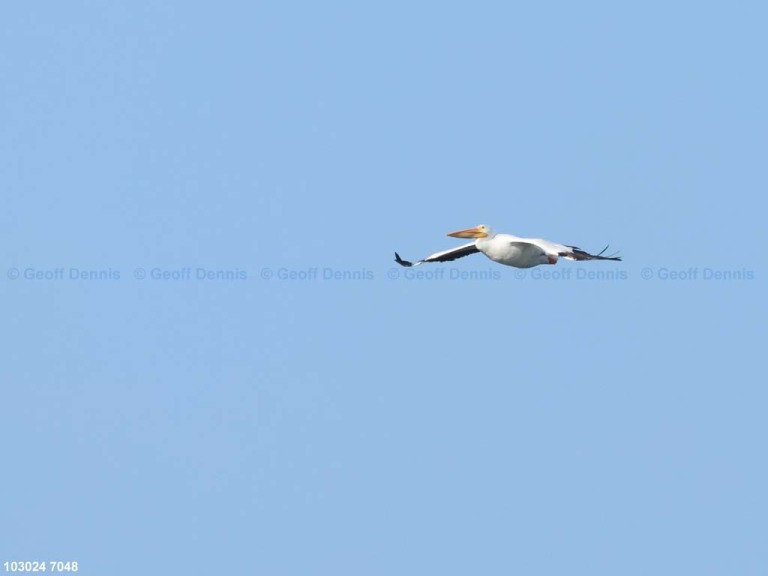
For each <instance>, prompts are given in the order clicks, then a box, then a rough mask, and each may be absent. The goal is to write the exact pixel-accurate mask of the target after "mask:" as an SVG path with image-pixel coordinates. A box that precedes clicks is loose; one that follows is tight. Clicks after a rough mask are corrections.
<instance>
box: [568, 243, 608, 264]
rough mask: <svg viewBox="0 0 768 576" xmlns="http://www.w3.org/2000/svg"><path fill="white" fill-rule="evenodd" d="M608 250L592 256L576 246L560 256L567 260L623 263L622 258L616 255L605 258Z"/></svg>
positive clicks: (606, 248)
mask: <svg viewBox="0 0 768 576" xmlns="http://www.w3.org/2000/svg"><path fill="white" fill-rule="evenodd" d="M606 250H608V246H606V247H605V248H603V249H602V250H601V251H600V252H598V253H597V254H590V253H589V252H585V251H584V250H582V249H580V248H576V246H568V250H567V251H566V252H563V253H561V254H560V256H562V257H563V258H565V259H567V260H617V261H619V262H621V256H616V254H615V253H614V254H611V255H610V256H603V254H605V251H606Z"/></svg>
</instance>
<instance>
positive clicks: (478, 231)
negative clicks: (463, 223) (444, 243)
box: [448, 224, 496, 238]
mask: <svg viewBox="0 0 768 576" xmlns="http://www.w3.org/2000/svg"><path fill="white" fill-rule="evenodd" d="M495 234H496V232H494V231H493V228H491V227H490V226H486V225H485V224H480V225H479V226H475V227H474V228H467V229H466V230H458V231H456V232H451V233H450V234H448V236H453V237H454V238H493V236H494V235H495Z"/></svg>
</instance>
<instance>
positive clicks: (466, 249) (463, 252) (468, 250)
mask: <svg viewBox="0 0 768 576" xmlns="http://www.w3.org/2000/svg"><path fill="white" fill-rule="evenodd" d="M476 252H480V250H478V249H477V246H475V243H474V242H470V243H469V244H464V245H463V246H459V247H458V248H451V249H450V250H443V251H442V252H437V253H436V254H432V256H427V257H426V258H424V259H423V260H419V261H418V262H408V260H403V259H402V258H400V254H398V253H397V252H395V262H397V263H398V264H400V266H418V265H419V264H424V262H450V261H451V260H456V259H457V258H463V257H464V256H469V255H470V254H475V253H476Z"/></svg>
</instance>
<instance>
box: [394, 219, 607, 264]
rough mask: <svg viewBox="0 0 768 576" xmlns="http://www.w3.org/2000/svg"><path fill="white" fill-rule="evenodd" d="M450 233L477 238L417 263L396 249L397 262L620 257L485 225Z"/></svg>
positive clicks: (530, 261) (551, 261)
mask: <svg viewBox="0 0 768 576" xmlns="http://www.w3.org/2000/svg"><path fill="white" fill-rule="evenodd" d="M448 236H452V237H454V238H475V240H473V241H472V242H470V243H469V244H464V245H463V246H459V247H458V248H451V249H450V250H443V251H442V252H437V253H435V254H432V255H431V256H427V257H426V258H424V259H423V260H419V261H418V262H408V260H403V259H402V258H400V254H398V253H397V252H395V262H397V263H398V264H400V265H401V266H418V265H419V264H424V263H425V262H450V261H451V260H456V259H457V258H463V257H464V256H469V255H470V254H475V253H477V252H482V253H483V254H485V255H486V256H487V257H488V258H490V259H491V260H493V261H494V262H498V263H499V264H505V265H507V266H514V267H515V268H533V267H534V266H538V265H539V264H557V260H558V259H559V258H565V259H566V260H618V261H620V260H621V258H620V257H618V256H616V255H615V254H613V255H611V256H603V254H604V253H605V251H606V250H607V249H608V247H607V246H606V247H605V248H603V250H602V252H600V253H598V254H590V253H589V252H585V251H584V250H582V249H580V248H577V247H576V246H567V245H565V244H557V243H555V242H550V241H549V240H542V239H540V238H518V237H517V236H512V235H511V234H497V233H496V232H495V231H494V230H493V228H491V227H490V226H486V225H485V224H480V225H479V226H475V227H474V228H467V229H466V230H459V231H457V232H451V233H450V234H448Z"/></svg>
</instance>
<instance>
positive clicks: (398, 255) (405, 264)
mask: <svg viewBox="0 0 768 576" xmlns="http://www.w3.org/2000/svg"><path fill="white" fill-rule="evenodd" d="M395 262H397V263H398V264H400V266H405V267H409V266H413V262H408V260H403V259H402V258H400V254H398V253H397V252H395Z"/></svg>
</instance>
